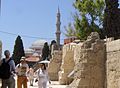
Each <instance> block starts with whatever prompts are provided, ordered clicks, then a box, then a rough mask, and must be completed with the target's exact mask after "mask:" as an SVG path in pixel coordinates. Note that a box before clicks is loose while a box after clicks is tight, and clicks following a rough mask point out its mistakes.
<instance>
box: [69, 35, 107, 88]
mask: <svg viewBox="0 0 120 88" xmlns="http://www.w3.org/2000/svg"><path fill="white" fill-rule="evenodd" d="M105 51H106V50H105V44H104V42H103V41H102V40H100V39H99V36H98V34H97V33H92V34H91V35H90V36H89V37H88V39H87V41H85V42H83V43H81V44H78V45H77V46H76V48H75V53H74V61H75V67H74V71H75V73H74V81H73V82H72V83H71V84H70V85H69V86H68V88H105V77H106V73H105V61H106V55H105V54H106V52H105Z"/></svg>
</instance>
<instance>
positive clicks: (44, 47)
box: [42, 42, 50, 60]
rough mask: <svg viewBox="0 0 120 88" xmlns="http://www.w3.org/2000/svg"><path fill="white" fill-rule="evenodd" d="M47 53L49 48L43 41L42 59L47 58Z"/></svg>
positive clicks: (48, 53)
mask: <svg viewBox="0 0 120 88" xmlns="http://www.w3.org/2000/svg"><path fill="white" fill-rule="evenodd" d="M49 55H50V50H49V46H48V43H47V42H45V43H44V46H43V49H42V60H46V59H47V60H49Z"/></svg>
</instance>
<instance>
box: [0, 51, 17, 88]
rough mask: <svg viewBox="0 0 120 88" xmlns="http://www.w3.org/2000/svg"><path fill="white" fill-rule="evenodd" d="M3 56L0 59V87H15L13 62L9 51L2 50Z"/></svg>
mask: <svg viewBox="0 0 120 88" xmlns="http://www.w3.org/2000/svg"><path fill="white" fill-rule="evenodd" d="M4 55H5V58H3V59H2V60H1V69H3V70H2V71H0V72H2V73H3V75H2V77H1V78H2V87H1V88H15V79H14V74H15V62H14V60H13V59H12V58H11V57H10V51H9V50H5V51H4Z"/></svg>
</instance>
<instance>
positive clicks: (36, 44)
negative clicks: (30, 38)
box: [31, 39, 47, 49]
mask: <svg viewBox="0 0 120 88" xmlns="http://www.w3.org/2000/svg"><path fill="white" fill-rule="evenodd" d="M45 42H47V41H45V40H41V39H40V40H36V41H35V42H33V43H32V46H31V48H32V49H33V48H42V47H43V46H44V43H45Z"/></svg>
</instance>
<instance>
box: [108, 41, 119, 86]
mask: <svg viewBox="0 0 120 88" xmlns="http://www.w3.org/2000/svg"><path fill="white" fill-rule="evenodd" d="M106 46H107V47H106V49H107V62H106V68H107V88H120V39H119V40H115V41H110V42H107V43H106Z"/></svg>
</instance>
